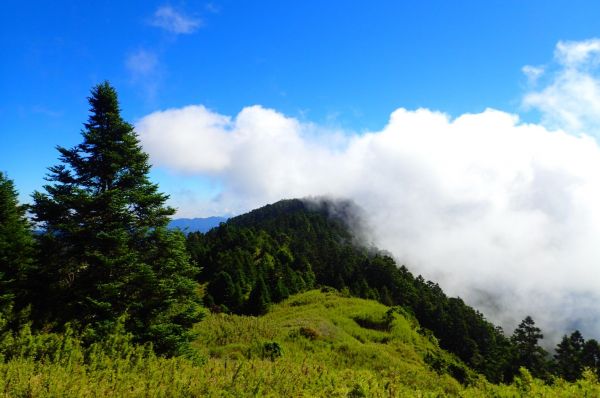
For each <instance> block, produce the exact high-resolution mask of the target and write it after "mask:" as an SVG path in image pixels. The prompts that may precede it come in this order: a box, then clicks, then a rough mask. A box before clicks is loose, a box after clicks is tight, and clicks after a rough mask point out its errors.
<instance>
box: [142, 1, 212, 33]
mask: <svg viewBox="0 0 600 398" xmlns="http://www.w3.org/2000/svg"><path fill="white" fill-rule="evenodd" d="M150 25H152V26H155V27H157V28H161V29H164V30H166V31H168V32H171V33H175V34H189V33H194V32H195V31H196V30H197V29H198V28H199V27H200V26H202V21H201V20H200V19H199V18H193V17H190V16H188V15H185V14H183V13H181V12H179V11H177V10H175V9H174V8H173V7H171V6H162V7H159V8H158V9H157V10H156V11H155V12H154V15H153V17H152V19H151V20H150Z"/></svg>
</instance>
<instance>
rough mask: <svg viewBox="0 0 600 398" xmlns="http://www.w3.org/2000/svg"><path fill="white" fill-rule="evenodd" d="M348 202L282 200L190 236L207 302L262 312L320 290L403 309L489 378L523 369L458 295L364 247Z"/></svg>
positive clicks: (228, 308)
mask: <svg viewBox="0 0 600 398" xmlns="http://www.w3.org/2000/svg"><path fill="white" fill-rule="evenodd" d="M359 221H360V219H359V217H358V216H357V211H356V209H355V207H354V206H353V205H352V204H351V203H349V202H331V201H320V202H315V201H310V202H309V201H301V200H284V201H280V202H277V203H275V204H273V205H268V206H265V207H263V208H260V209H257V210H254V211H252V212H250V213H248V214H244V215H241V216H238V217H235V218H232V219H230V220H229V221H228V222H227V223H224V224H222V225H221V226H219V227H217V228H215V229H213V230H211V231H209V232H208V233H206V234H200V233H192V234H190V235H189V236H188V241H187V245H188V250H189V251H190V253H191V255H192V258H193V259H194V260H195V261H196V262H197V264H198V265H200V266H201V267H202V272H201V276H200V280H201V281H203V282H208V286H207V295H206V300H205V302H206V304H207V305H209V306H211V307H212V308H213V309H216V307H219V308H220V309H221V310H223V311H231V312H234V313H246V314H261V313H264V312H265V311H266V309H267V308H268V305H269V303H271V302H278V301H281V300H283V299H285V298H286V297H287V296H288V295H290V294H293V293H296V292H299V291H303V290H306V289H310V288H313V287H316V286H332V287H334V288H336V289H338V290H340V291H342V292H347V293H348V294H351V295H354V296H357V297H363V298H369V299H375V300H378V301H380V302H381V303H383V304H386V305H397V306H401V307H402V308H404V309H405V310H406V311H407V312H408V313H410V314H413V315H414V316H415V318H416V319H417V320H418V321H419V323H420V324H421V326H423V327H424V328H425V329H428V330H430V331H431V332H432V333H433V335H435V337H436V338H437V339H438V340H439V344H440V346H441V347H442V348H444V349H446V350H448V351H450V352H452V353H454V354H456V355H457V356H458V357H459V358H461V359H462V360H463V361H464V362H465V363H467V364H468V365H469V366H470V367H471V368H473V369H475V370H476V371H478V372H481V373H483V374H484V375H485V376H486V377H487V378H488V379H489V380H491V381H496V382H498V381H502V380H509V379H511V378H512V376H513V375H514V374H515V373H516V372H517V370H518V361H515V357H514V352H513V348H514V347H513V346H512V344H511V342H510V340H509V339H507V338H506V337H505V336H504V334H503V333H502V331H501V330H499V329H498V328H497V327H495V326H494V325H493V324H491V323H490V322H488V321H487V320H486V319H485V317H484V316H483V315H482V314H481V313H479V312H478V311H476V310H475V309H473V308H471V307H469V306H468V305H466V304H465V303H464V302H463V301H462V300H461V299H460V298H452V297H448V296H447V295H446V294H445V293H444V292H443V291H442V289H441V288H440V287H439V286H438V285H437V284H436V283H433V282H430V281H426V280H424V279H423V278H422V277H420V276H416V277H415V276H414V275H413V274H412V273H411V272H410V271H409V270H408V269H407V268H406V267H405V266H398V264H396V263H395V261H394V259H392V258H391V257H390V256H389V255H387V254H386V253H384V252H381V251H379V250H377V249H375V248H373V247H365V246H361V244H360V242H359V241H358V240H357V238H356V235H355V234H354V233H353V232H352V229H351V228H350V227H351V226H354V225H356V224H359Z"/></svg>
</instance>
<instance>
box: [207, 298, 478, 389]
mask: <svg viewBox="0 0 600 398" xmlns="http://www.w3.org/2000/svg"><path fill="white" fill-rule="evenodd" d="M418 330H419V326H418V324H417V323H416V321H414V320H412V319H410V317H408V316H406V315H405V314H403V311H401V310H400V309H395V310H394V309H390V308H388V307H386V306H384V305H382V304H379V303H377V302H375V301H369V300H362V299H357V298H348V297H342V296H341V295H340V294H338V293H337V292H329V293H322V292H319V291H316V290H314V291H310V292H307V293H303V294H299V295H295V296H293V297H291V298H290V299H288V300H286V301H284V302H283V303H281V304H279V305H276V306H274V307H273V308H272V310H271V311H270V312H269V313H268V314H267V315H265V316H263V317H260V318H255V317H246V316H236V315H220V314H213V315H211V316H209V317H208V319H206V320H205V321H204V322H202V323H201V324H199V327H198V331H199V332H200V336H199V339H198V340H197V345H198V348H199V349H201V350H203V351H204V352H205V354H206V355H207V357H208V358H209V364H216V363H225V362H228V363H229V366H230V367H234V368H236V371H237V367H240V369H239V374H238V376H237V378H236V380H235V385H237V387H236V388H237V390H235V393H236V394H242V393H243V392H244V391H262V392H264V393H268V394H275V395H281V396H346V395H347V394H349V393H353V394H355V395H356V396H361V394H366V396H377V395H382V396H390V395H391V396H399V395H405V394H412V393H416V392H417V390H423V391H429V392H434V391H435V392H439V393H457V392H458V391H460V389H461V388H460V384H459V383H458V382H457V381H456V380H455V379H454V378H452V377H451V376H449V375H448V374H447V373H455V374H457V375H459V376H461V377H462V378H463V380H466V379H474V375H473V374H469V371H468V370H467V368H466V367H465V366H464V365H462V364H460V363H459V362H458V361H457V360H456V359H454V358H453V357H452V356H451V355H449V354H447V353H446V352H444V351H442V350H440V349H439V348H438V347H437V345H436V344H435V341H434V339H433V338H431V337H424V336H422V335H420V334H419V333H418ZM273 345H275V347H276V349H277V350H279V351H278V352H273V347H272V346H273ZM426 361H428V362H429V363H430V364H431V365H432V366H433V367H435V368H437V370H438V371H439V374H438V372H436V371H434V370H433V369H431V366H429V365H427V363H426ZM230 387H231V388H233V387H234V385H226V384H223V388H230ZM232 392H233V391H232Z"/></svg>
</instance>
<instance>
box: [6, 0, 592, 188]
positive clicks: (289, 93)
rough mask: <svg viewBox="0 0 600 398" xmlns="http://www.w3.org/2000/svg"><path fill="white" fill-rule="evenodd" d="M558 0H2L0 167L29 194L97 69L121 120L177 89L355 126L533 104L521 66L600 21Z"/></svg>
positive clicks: (71, 135) (216, 103)
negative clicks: (416, 113) (413, 113)
mask: <svg viewBox="0 0 600 398" xmlns="http://www.w3.org/2000/svg"><path fill="white" fill-rule="evenodd" d="M572 4H573V3H570V2H566V1H555V2H548V1H526V2H524V1H488V2H474V1H459V2H448V1H423V2H397V1H381V2H367V1H328V2H323V1H301V2H282V1H260V2H239V1H238V2H235V1H226V0H224V1H214V2H206V1H178V2H164V1H158V2H155V1H143V2H142V1H138V2H136V1H127V2H115V1H113V2H110V1H94V2H89V1H81V2H74V1H33V2H22V1H11V0H9V1H7V2H4V3H3V12H2V13H1V15H0V32H1V33H0V48H1V51H2V62H1V66H0V72H1V77H0V92H1V93H2V96H0V133H1V134H2V145H1V146H0V168H1V169H2V170H3V171H5V172H7V173H8V175H9V176H10V177H11V178H13V179H14V180H15V182H16V185H17V187H18V188H19V190H20V192H21V197H22V199H23V200H28V199H27V198H28V196H29V194H30V193H31V192H32V191H33V190H34V189H39V188H40V186H41V184H42V182H43V181H42V177H43V175H44V174H45V169H46V167H48V166H50V165H52V164H54V163H55V162H56V155H57V153H56V151H55V150H54V147H55V146H56V145H63V146H71V145H74V144H76V143H77V142H79V140H80V137H79V131H80V128H81V124H82V123H83V122H84V121H85V120H86V117H87V103H86V96H87V95H88V93H89V90H90V88H91V87H92V86H93V85H94V84H96V83H98V82H100V81H102V80H104V79H108V80H110V81H111V82H112V83H113V84H114V85H115V86H116V88H117V90H118V92H119V94H120V99H121V104H122V108H123V115H124V117H125V118H126V119H127V120H129V121H131V122H135V121H136V120H138V119H139V118H141V117H143V116H144V115H146V114H149V113H151V112H154V111H157V110H162V109H167V108H177V107H182V106H185V105H189V104H203V105H204V106H206V107H208V108H209V109H212V110H214V111H216V112H219V113H222V114H226V115H235V114H236V113H238V112H239V111H240V110H241V109H242V108H243V107H245V106H249V105H254V104H260V105H262V106H264V107H267V108H274V109H277V110H278V111H280V112H282V113H284V114H286V115H288V116H292V117H296V118H298V119H299V120H306V121H311V122H314V123H319V124H321V125H325V126H333V127H340V128H344V129H346V130H350V131H357V132H361V131H365V130H374V129H379V128H382V127H383V126H384V125H385V124H386V122H387V120H388V118H389V115H390V113H391V112H392V111H393V110H394V109H396V108H398V107H405V108H408V109H415V108H418V107H427V108H430V109H435V110H440V111H443V112H446V113H448V114H450V115H453V116H457V115H460V114H462V113H468V112H481V111H482V110H484V109H485V108H487V107H493V108H497V109H502V110H506V111H509V112H519V113H521V116H522V117H523V118H526V119H527V118H535V114H532V113H525V112H521V109H520V107H521V102H520V98H521V95H522V94H523V90H524V88H523V86H524V84H525V82H526V79H525V77H524V75H523V73H522V72H521V68H522V67H523V66H524V65H526V64H532V65H537V64H544V63H546V62H548V61H549V60H551V58H552V53H553V51H554V47H555V45H556V43H557V42H558V41H559V40H582V39H586V38H589V37H595V36H596V35H597V34H598V28H597V18H596V17H597V15H599V11H600V3H598V2H593V1H590V2H583V1H580V2H577V3H576V6H573V5H572ZM161 10H162V11H163V12H164V11H165V10H168V11H169V12H170V13H171V14H169V13H167V14H168V15H166V17H165V14H160V12H161ZM160 15H163V17H164V18H167V19H168V18H169V16H171V17H172V16H173V15H175V16H176V17H179V18H180V20H179V22H180V23H183V24H184V25H183V28H182V27H179V28H174V26H173V25H172V26H169V25H168V23H172V21H171V22H169V21H167V19H164V18H163V20H162V22H163V24H162V25H161V22H160V21H161V19H160ZM165 21H167V22H165ZM186 23H187V25H185V24H186ZM165 24H166V25H165ZM154 177H155V178H156V179H158V180H159V181H158V182H159V183H161V185H164V186H165V189H169V188H170V187H171V186H172V185H174V183H173V181H170V180H169V178H170V179H171V180H173V179H175V180H177V183H176V184H177V185H178V186H196V187H197V186H200V185H201V186H203V188H202V189H204V190H206V189H207V186H209V185H210V186H212V188H211V189H212V191H214V190H215V189H216V190H218V181H216V182H215V181H212V182H211V183H210V184H208V185H207V182H206V181H201V180H202V179H196V180H193V181H192V180H190V179H189V178H187V177H185V176H182V175H180V174H175V175H173V174H172V173H169V172H168V171H167V170H160V169H156V170H155V171H154ZM212 191H211V192H212Z"/></svg>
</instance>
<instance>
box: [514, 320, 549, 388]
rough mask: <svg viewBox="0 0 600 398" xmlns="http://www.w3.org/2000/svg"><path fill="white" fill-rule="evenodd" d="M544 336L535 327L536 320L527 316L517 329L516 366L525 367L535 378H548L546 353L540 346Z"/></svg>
mask: <svg viewBox="0 0 600 398" xmlns="http://www.w3.org/2000/svg"><path fill="white" fill-rule="evenodd" d="M543 338H544V335H543V334H542V331H541V330H540V328H538V327H537V326H535V322H534V320H533V319H532V318H531V317H530V316H527V317H526V318H525V319H523V321H522V322H521V323H520V324H519V326H518V327H517V328H516V329H515V331H514V333H513V335H512V338H511V340H512V342H513V344H514V347H515V362H514V365H515V366H517V367H519V366H523V367H525V368H527V370H529V371H530V372H531V374H532V375H533V376H535V377H539V378H546V376H547V369H546V359H545V358H546V356H547V353H546V351H545V350H544V349H543V348H542V347H540V346H539V343H538V342H539V340H541V339H543Z"/></svg>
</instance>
